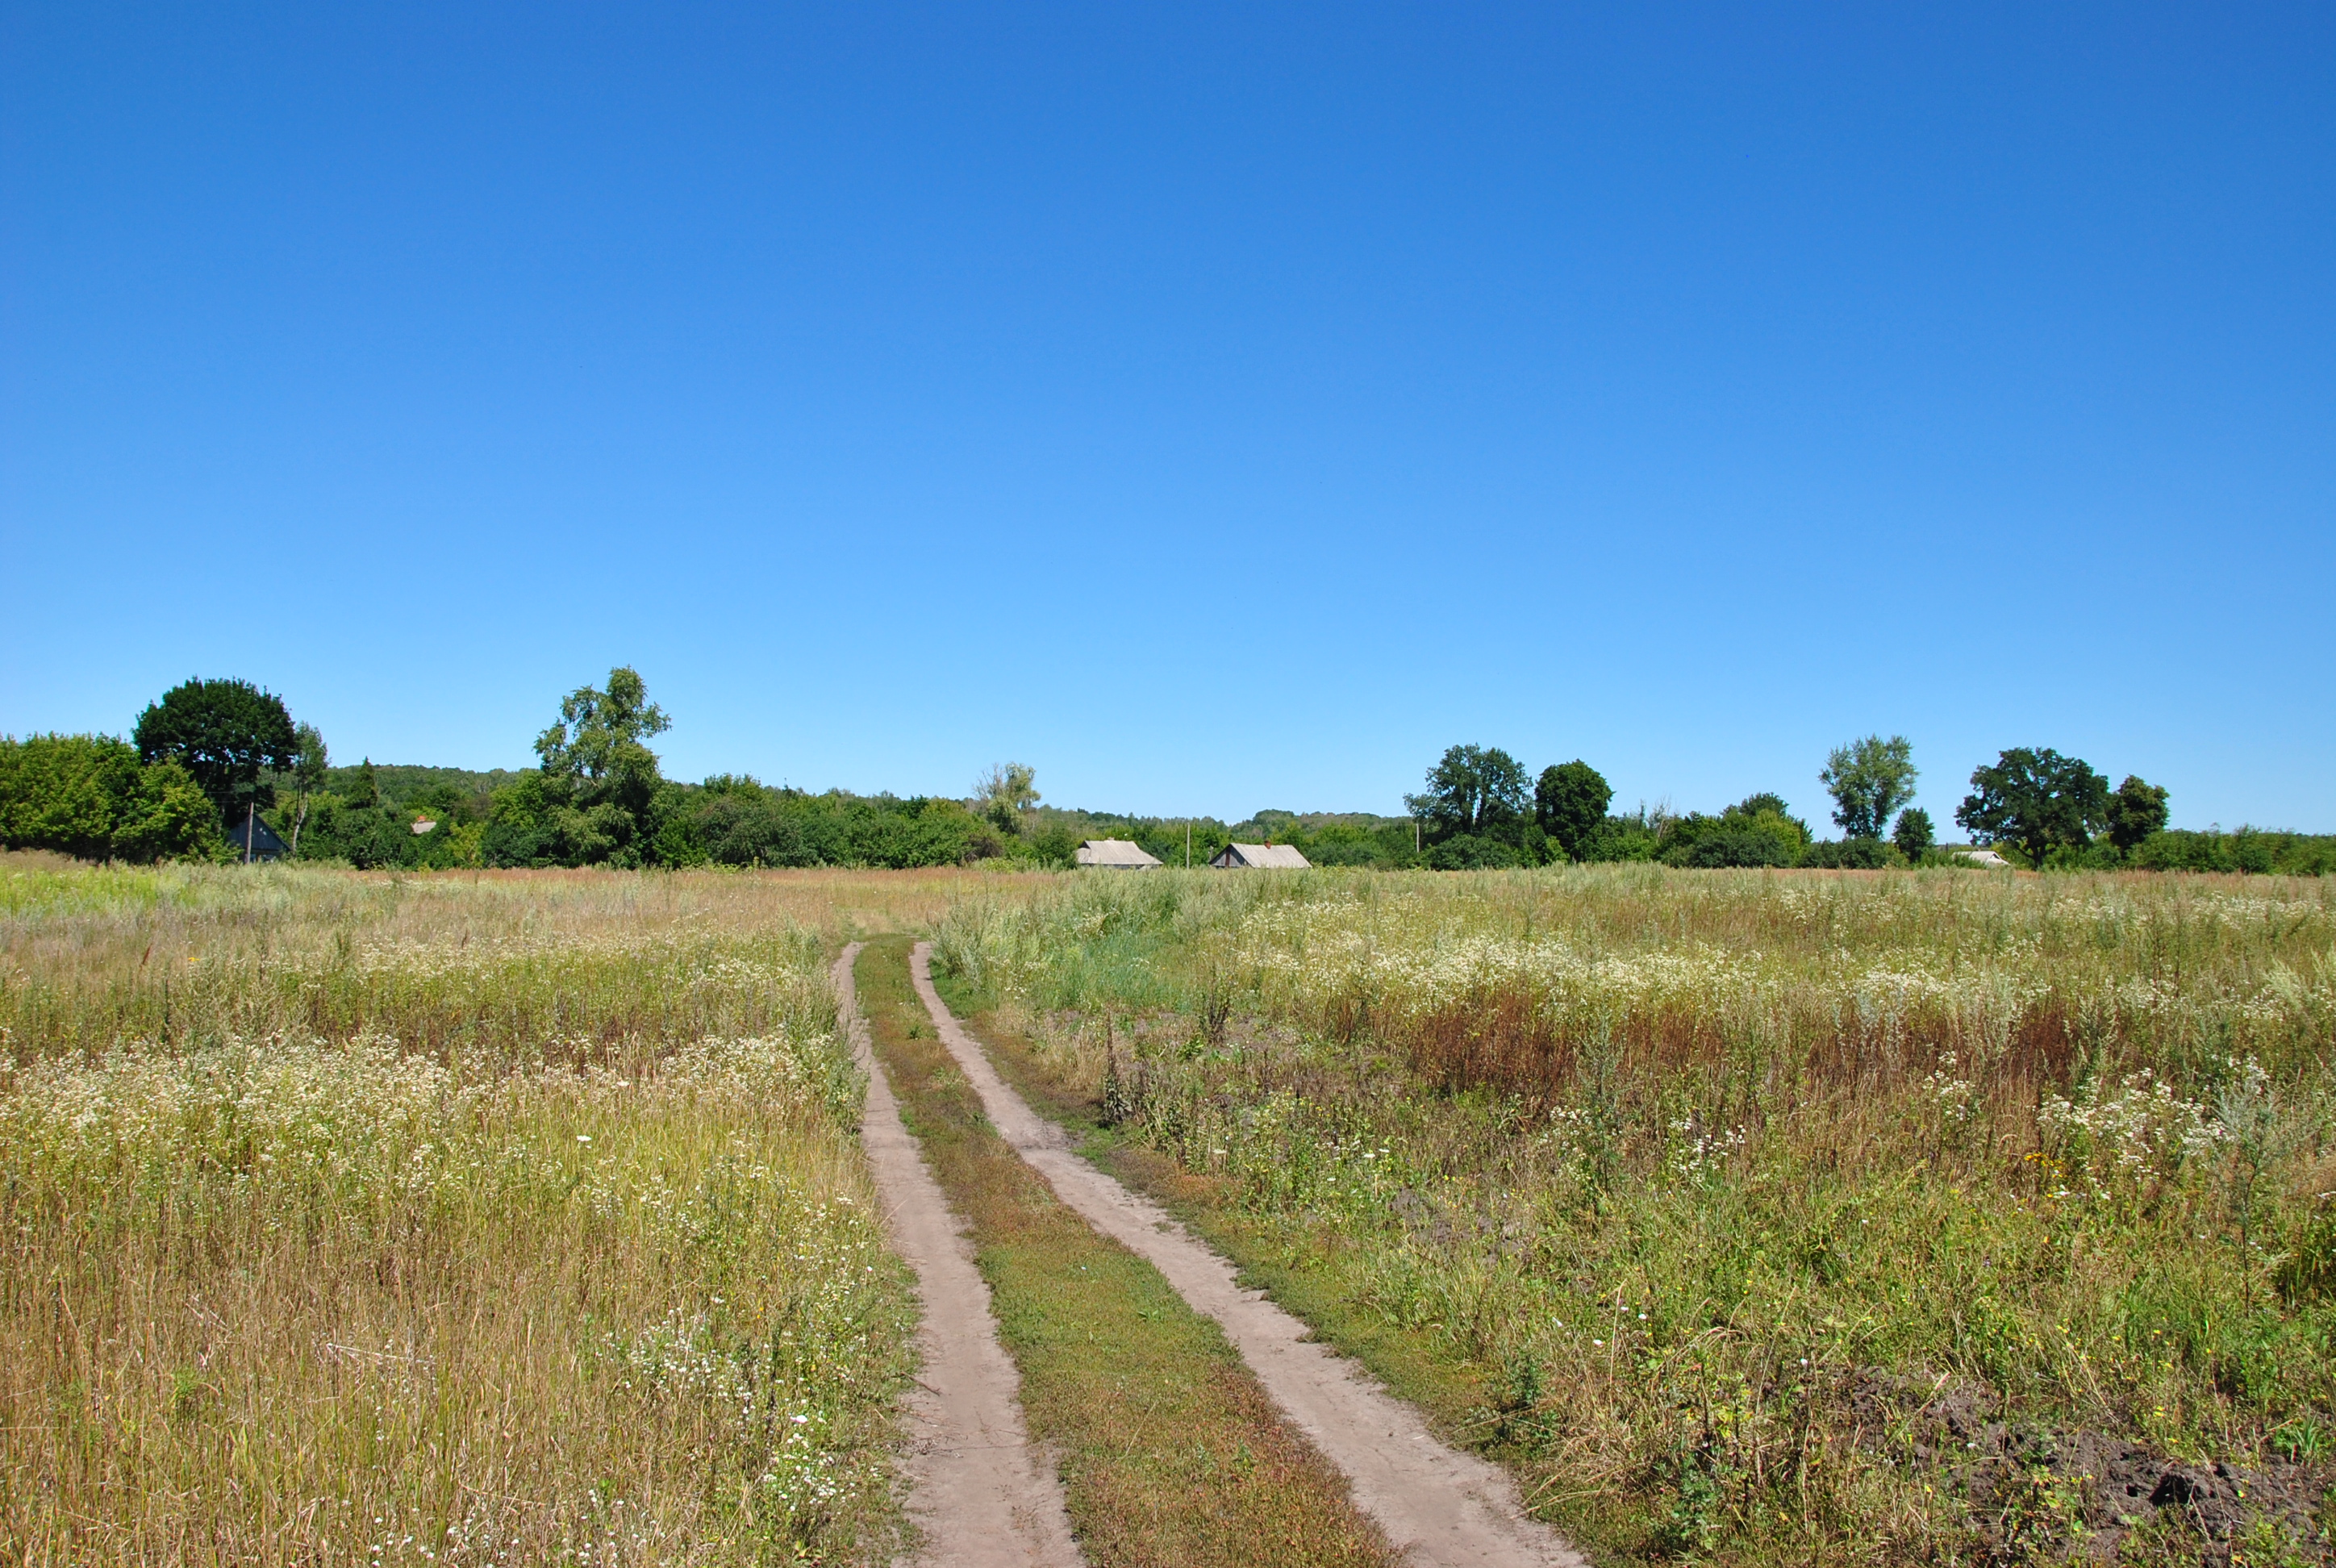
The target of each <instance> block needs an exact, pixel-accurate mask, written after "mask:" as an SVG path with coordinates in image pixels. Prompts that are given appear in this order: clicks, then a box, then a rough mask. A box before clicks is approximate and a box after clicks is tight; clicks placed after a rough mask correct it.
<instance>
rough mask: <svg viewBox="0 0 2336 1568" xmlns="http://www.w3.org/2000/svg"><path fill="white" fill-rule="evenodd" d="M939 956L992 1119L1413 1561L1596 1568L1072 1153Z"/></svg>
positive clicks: (1505, 1483)
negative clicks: (972, 1013)
mask: <svg viewBox="0 0 2336 1568" xmlns="http://www.w3.org/2000/svg"><path fill="white" fill-rule="evenodd" d="M931 951H932V950H931V948H930V945H929V944H927V943H924V942H919V943H918V944H917V945H916V949H915V950H914V952H913V954H912V955H911V957H910V972H911V974H912V975H913V976H914V978H915V980H916V986H917V994H918V996H919V997H920V998H923V1000H924V1004H925V1008H926V1010H927V1011H928V1012H929V1013H930V1014H931V1015H932V1020H933V1027H934V1028H935V1029H936V1030H937V1031H938V1032H939V1036H940V1038H941V1041H942V1043H943V1044H944V1045H946V1046H947V1047H949V1055H950V1056H951V1057H952V1058H954V1059H955V1061H956V1062H957V1064H958V1066H959V1067H960V1068H961V1069H963V1071H964V1073H965V1076H967V1078H968V1079H969V1080H970V1081H971V1082H972V1084H973V1086H974V1088H975V1090H976V1092H977V1093H978V1094H979V1095H980V1096H981V1104H982V1108H983V1109H984V1110H985V1111H986V1112H987V1113H988V1116H989V1120H990V1123H991V1125H994V1126H995V1127H996V1128H997V1129H998V1135H999V1136H1001V1137H1003V1138H1004V1139H1005V1140H1006V1141H1007V1143H1008V1144H1012V1145H1013V1147H1014V1148H1015V1150H1016V1152H1017V1153H1018V1154H1021V1156H1022V1157H1023V1159H1025V1160H1026V1161H1027V1162H1028V1163H1029V1164H1030V1165H1031V1167H1032V1168H1033V1169H1035V1170H1037V1172H1038V1174H1040V1175H1042V1176H1044V1177H1045V1178H1046V1181H1047V1183H1048V1184H1049V1185H1051V1186H1052V1187H1053V1188H1054V1189H1055V1194H1056V1196H1057V1197H1059V1198H1060V1199H1062V1201H1063V1202H1064V1203H1067V1204H1068V1205H1070V1207H1071V1208H1073V1209H1074V1210H1076V1211H1077V1213H1079V1214H1080V1215H1081V1216H1082V1217H1083V1218H1084V1219H1085V1220H1086V1222H1088V1223H1089V1224H1091V1225H1093V1226H1095V1229H1096V1230H1098V1231H1101V1232H1103V1233H1104V1234H1105V1235H1107V1236H1110V1237H1111V1238H1113V1239H1114V1241H1117V1242H1120V1243H1121V1244H1122V1245H1124V1246H1125V1247H1127V1248H1128V1249H1130V1250H1131V1251H1134V1252H1136V1253H1137V1254H1139V1255H1140V1256H1142V1257H1144V1259H1146V1260H1148V1261H1150V1262H1151V1263H1152V1265H1153V1267H1154V1268H1156V1269H1158V1270H1159V1271H1161V1273H1163V1275H1165V1276H1166V1277H1167V1279H1168V1281H1169V1283H1170V1284H1172V1285H1173V1286H1174V1287H1175V1288H1176V1290H1177V1291H1178V1292H1179V1293H1180V1294H1182V1295H1183V1298H1184V1300H1186V1301H1188V1302H1190V1303H1191V1304H1192V1308H1193V1310H1196V1311H1199V1312H1202V1313H1205V1314H1206V1315H1208V1316H1209V1317H1212V1318H1214V1319H1215V1320H1217V1321H1218V1322H1219V1323H1220V1324H1222V1326H1223V1328H1224V1330H1225V1334H1226V1337H1227V1338H1228V1339H1231V1341H1232V1343H1233V1345H1234V1347H1235V1348H1236V1349H1239V1350H1240V1351H1241V1356H1242V1358H1243V1359H1245V1360H1247V1361H1248V1363H1249V1365H1250V1367H1251V1369H1252V1370H1253V1371H1255V1372H1256V1374H1257V1378H1258V1381H1259V1382H1260V1383H1261V1384H1263V1385H1264V1387H1265V1389H1266V1392H1267V1393H1268V1394H1269V1395H1270V1396H1271V1397H1272V1398H1273V1400H1274V1401H1275V1403H1277V1404H1278V1405H1280V1407H1281V1409H1282V1411H1283V1413H1284V1414H1286V1415H1287V1416H1288V1417H1290V1421H1291V1423H1292V1424H1293V1425H1295V1426H1296V1427H1299V1430H1301V1431H1303V1432H1304V1433H1305V1434H1306V1436H1307V1437H1308V1438H1309V1439H1310V1440H1311V1441H1312V1442H1313V1444H1314V1446H1316V1447H1317V1448H1318V1449H1319V1450H1320V1451H1321V1453H1322V1455H1323V1456H1324V1457H1326V1458H1328V1459H1329V1461H1330V1463H1331V1464H1333V1465H1335V1466H1338V1469H1339V1470H1340V1472H1342V1473H1343V1474H1344V1475H1346V1477H1347V1479H1348V1483H1349V1484H1350V1485H1352V1486H1353V1488H1354V1498H1355V1503H1356V1505H1357V1506H1358V1507H1359V1508H1361V1509H1362V1510H1363V1512H1364V1513H1366V1514H1368V1515H1369V1516H1370V1517H1371V1518H1372V1520H1374V1521H1375V1522H1376V1523H1377V1524H1378V1526H1379V1528H1380V1529H1381V1530H1383V1531H1385V1532H1386V1534H1387V1539H1388V1540H1389V1541H1390V1542H1391V1543H1392V1544H1394V1545H1395V1546H1396V1548H1397V1550H1398V1551H1399V1552H1401V1553H1404V1554H1405V1555H1406V1557H1407V1558H1408V1559H1409V1560H1411V1561H1413V1562H1415V1563H1423V1564H1426V1563H1436V1564H1442V1565H1444V1568H1522V1565H1525V1564H1533V1565H1537V1568H1588V1560H1587V1559H1586V1558H1584V1557H1582V1555H1581V1554H1580V1553H1577V1552H1575V1551H1573V1549H1572V1548H1571V1547H1569V1546H1568V1545H1566V1544H1565V1543H1564V1542H1562V1541H1561V1540H1560V1539H1558V1537H1557V1536H1556V1535H1555V1534H1552V1532H1551V1531H1550V1530H1549V1528H1548V1527H1547V1526H1545V1525H1543V1524H1539V1523H1537V1522H1535V1521H1533V1520H1532V1519H1529V1518H1527V1517H1525V1515H1524V1512H1523V1509H1522V1508H1521V1507H1520V1506H1519V1505H1518V1502H1517V1495H1516V1488H1515V1486H1514V1484H1512V1483H1511V1481H1510V1479H1509V1477H1508V1475H1506V1474H1505V1473H1504V1472H1503V1471H1501V1470H1500V1469H1499V1468H1497V1467H1496V1466H1493V1465H1491V1464H1488V1463H1486V1462H1485V1461H1484V1460H1482V1459H1479V1458H1476V1457H1475V1456H1472V1455H1467V1454H1462V1453H1460V1452H1458V1451H1456V1450H1455V1449H1453V1448H1450V1447H1447V1446H1445V1445H1444V1444H1443V1443H1442V1442H1440V1441H1438V1440H1437V1439H1436V1436H1435V1435H1434V1434H1433V1433H1431V1432H1429V1431H1428V1429H1427V1426H1426V1422H1424V1421H1423V1420H1422V1419H1421V1418H1420V1415H1419V1412H1418V1411H1417V1410H1416V1409H1414V1408H1413V1407H1411V1406H1409V1405H1406V1404H1405V1403H1404V1402H1403V1401H1401V1400H1399V1399H1397V1398H1394V1397H1393V1396H1391V1395H1389V1394H1388V1393H1387V1391H1386V1390H1384V1389H1382V1388H1379V1387H1378V1386H1377V1384H1375V1383H1373V1382H1372V1381H1371V1380H1370V1379H1369V1378H1367V1377H1366V1376H1364V1375H1363V1374H1362V1373H1361V1372H1360V1371H1359V1370H1358V1368H1355V1366H1354V1365H1353V1363H1351V1362H1348V1361H1344V1360H1341V1359H1338V1358H1337V1357H1335V1356H1333V1355H1332V1354H1331V1353H1330V1352H1329V1350H1328V1349H1326V1348H1324V1347H1323V1346H1321V1345H1319V1344H1312V1343H1309V1342H1308V1339H1307V1336H1308V1329H1307V1328H1306V1325H1305V1324H1303V1323H1301V1322H1299V1320H1297V1319H1296V1318H1293V1317H1291V1316H1290V1314H1289V1313H1287V1312H1285V1311H1283V1310H1281V1309H1280V1308H1279V1307H1277V1306H1275V1305H1274V1304H1273V1303H1272V1302H1270V1301H1269V1300H1266V1299H1265V1298H1264V1297H1263V1295H1261V1294H1260V1293H1259V1292H1256V1291H1252V1290H1242V1289H1241V1287H1240V1286H1239V1285H1237V1284H1235V1283H1234V1278H1233V1267H1232V1265H1231V1263H1230V1262H1228V1261H1225V1259H1223V1258H1222V1257H1221V1256H1219V1255H1218V1254H1217V1253H1216V1252H1214V1251H1211V1250H1210V1249H1209V1248H1208V1247H1207V1246H1205V1245H1203V1244H1202V1242H1200V1241H1198V1240H1197V1239H1195V1238H1194V1237H1193V1236H1192V1234H1191V1232H1187V1231H1186V1230H1185V1229H1184V1227H1183V1225H1181V1224H1178V1223H1177V1222H1175V1221H1174V1220H1173V1219H1171V1218H1170V1217H1169V1216H1168V1215H1167V1213H1165V1212H1164V1211H1163V1210H1162V1209H1160V1208H1159V1207H1158V1206H1157V1205H1155V1204H1153V1203H1151V1202H1149V1201H1148V1200H1146V1199H1144V1198H1141V1197H1138V1196H1137V1195H1136V1194H1134V1193H1131V1192H1129V1191H1128V1190H1127V1189H1126V1188H1125V1187H1124V1186H1122V1185H1121V1184H1120V1183H1117V1182H1115V1181H1114V1180H1113V1179H1112V1178H1111V1177H1109V1176H1107V1175H1105V1174H1104V1173H1102V1172H1101V1171H1098V1170H1096V1169H1095V1167H1094V1166H1093V1165H1090V1164H1087V1163H1086V1162H1085V1161H1084V1160H1082V1159H1080V1158H1079V1157H1078V1156H1077V1155H1076V1154H1072V1153H1071V1150H1070V1139H1069V1136H1068V1135H1067V1134H1066V1133H1065V1132H1064V1131H1063V1129H1062V1128H1060V1127H1058V1126H1056V1125H1055V1124H1054V1123H1052V1122H1049V1121H1047V1120H1046V1119H1045V1118H1044V1117H1042V1116H1040V1115H1037V1113H1036V1112H1034V1111H1032V1110H1031V1109H1030V1107H1029V1106H1028V1105H1026V1104H1025V1103H1024V1102H1023V1100H1022V1097H1021V1096H1019V1095H1017V1094H1016V1093H1015V1092H1014V1091H1013V1090H1012V1089H1010V1088H1008V1087H1007V1086H1006V1084H1005V1082H1004V1080H1002V1079H1001V1078H999V1077H998V1074H997V1071H996V1070H995V1069H994V1068H992V1067H991V1066H990V1065H989V1058H988V1057H987V1056H986V1055H984V1054H983V1052H982V1050H981V1047H979V1046H978V1044H977V1043H976V1042H975V1041H974V1039H973V1037H971V1036H970V1035H968V1034H967V1033H966V1031H965V1030H964V1028H963V1027H960V1026H959V1023H958V1021H957V1019H956V1018H955V1017H953V1016H952V1015H951V1014H950V1012H949V1008H947V1007H945V1006H943V1005H942V1002H941V999H940V997H939V994H938V993H937V992H935V991H934V989H933V983H932V969H931Z"/></svg>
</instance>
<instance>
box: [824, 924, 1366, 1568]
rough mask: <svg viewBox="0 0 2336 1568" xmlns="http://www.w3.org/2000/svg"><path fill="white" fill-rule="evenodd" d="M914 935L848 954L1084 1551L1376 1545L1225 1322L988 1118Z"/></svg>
mask: <svg viewBox="0 0 2336 1568" xmlns="http://www.w3.org/2000/svg"><path fill="white" fill-rule="evenodd" d="M907 955H908V941H907V940H906V939H905V938H888V939H881V940H877V941H874V942H872V943H871V944H870V946H869V947H868V948H867V950H865V951H863V952H862V953H861V958H860V960H859V985H860V995H861V1005H862V1007H863V1008H865V1009H866V1011H867V1014H868V1018H869V1022H870V1026H871V1033H872V1035H873V1037H874V1040H875V1045H876V1049H877V1052H878V1054H879V1056H880V1057H881V1060H882V1061H883V1063H884V1065H885V1067H886V1070H887V1073H888V1075H889V1076H890V1077H891V1082H892V1085H893V1087H894V1089H895V1091H896V1093H897V1094H898V1095H899V1096H900V1103H901V1108H902V1113H903V1115H904V1117H905V1118H906V1119H907V1121H908V1123H909V1125H910V1131H911V1132H913V1133H914V1134H915V1135H916V1136H917V1138H918V1139H919V1141H920V1144H922V1146H923V1152H924V1157H925V1159H926V1161H927V1163H928V1164H930V1167H931V1168H932V1170H933V1173H934V1174H935V1176H936V1177H937V1178H938V1179H939V1183H940V1184H941V1186H942V1189H943V1190H944V1191H945V1192H946V1193H948V1194H949V1200H950V1203H952V1205H954V1206H955V1207H956V1208H957V1210H958V1212H959V1213H961V1214H962V1215H964V1216H965V1217H966V1219H967V1220H968V1222H969V1223H970V1225H971V1227H972V1232H973V1238H974V1242H975V1246H976V1250H977V1261H978V1264H979V1266H980V1268H981V1271H982V1274H983V1276H984V1278H985V1279H987V1280H988V1283H989V1287H990V1290H991V1291H992V1293H993V1294H992V1299H993V1303H994V1310H995V1311H996V1313H997V1315H998V1324H999V1329H1000V1336H1001V1338H1002V1339H1003V1340H1004V1342H1005V1345H1006V1348H1007V1351H1008V1353H1009V1354H1010V1355H1011V1356H1012V1357H1013V1358H1014V1360H1015V1363H1016V1365H1017V1367H1018V1368H1020V1370H1021V1375H1022V1399H1023V1406H1024V1411H1025V1415H1026V1418H1027V1422H1028V1426H1029V1431H1030V1436H1031V1437H1032V1439H1033V1441H1035V1442H1037V1443H1040V1444H1044V1445H1047V1446H1051V1447H1053V1448H1054V1449H1055V1450H1056V1452H1057V1453H1058V1454H1059V1455H1060V1464H1061V1472H1062V1475H1063V1480H1064V1485H1065V1491H1066V1500H1067V1503H1068V1505H1069V1508H1070V1514H1071V1521H1072V1524H1073V1527H1074V1529H1075V1530H1076V1533H1077V1535H1078V1539H1079V1543H1080V1545H1081V1547H1082V1549H1083V1550H1084V1551H1085V1553H1086V1555H1087V1558H1088V1560H1089V1561H1090V1562H1092V1563H1097V1564H1101V1565H1112V1568H1116V1565H1119V1564H1130V1565H1134V1564H1159V1565H1161V1568H1171V1565H1178V1568H1207V1565H1225V1568H1231V1565H1232V1564H1240V1563H1257V1564H1265V1563H1275V1564H1301V1563H1303V1564H1348V1563H1352V1564H1364V1563H1384V1562H1386V1561H1387V1558H1386V1556H1385V1553H1384V1551H1383V1549H1382V1548H1381V1547H1380V1545H1379V1544H1377V1538H1376V1533H1375V1532H1374V1531H1373V1530H1372V1528H1371V1527H1370V1526H1369V1524H1368V1522H1367V1521H1365V1520H1363V1519H1362V1518H1361V1517H1360V1516H1359V1515H1358V1514H1356V1513H1355V1511H1354V1509H1353V1508H1352V1506H1351V1505H1350V1504H1349V1503H1348V1501H1347V1498H1346V1495H1345V1494H1346V1488H1345V1485H1344V1484H1343V1482H1342V1481H1341V1480H1340V1478H1339V1477H1338V1475H1336V1474H1335V1473H1334V1472H1332V1471H1331V1470H1330V1469H1329V1467H1328V1466H1326V1465H1325V1464H1324V1463H1323V1461H1322V1460H1321V1459H1320V1458H1319V1456H1317V1455H1316V1454H1315V1453H1314V1452H1313V1451H1312V1449H1311V1448H1310V1447H1309V1446H1307V1445H1306V1444H1305V1443H1304V1441H1303V1440H1302V1439H1300V1438H1299V1437H1297V1436H1296V1435H1295V1434H1294V1433H1292V1432H1291V1431H1290V1429H1289V1428H1288V1427H1286V1426H1285V1425H1284V1424H1283V1423H1282V1422H1281V1420H1280V1418H1279V1417H1278V1416H1277V1414H1276V1413H1275V1411H1274V1410H1273V1409H1272V1407H1271V1406H1270V1402H1269V1401H1268V1400H1267V1399H1266V1398H1265V1396H1264V1394H1263V1393H1262V1391H1261V1390H1260V1388H1258V1386H1257V1384H1256V1381H1255V1379H1254V1378H1251V1376H1250V1374H1249V1372H1248V1370H1247V1369H1246V1368H1244V1367H1243V1366H1242V1365H1241V1360H1240V1358H1239V1357H1238V1355H1237V1354H1236V1353H1235V1352H1234V1351H1233V1350H1232V1349H1231V1347H1230V1346H1229V1345H1228V1344H1227V1343H1226V1342H1225V1339H1224V1337H1223V1335H1222V1332H1221V1331H1220V1330H1219V1329H1218V1328H1217V1326H1216V1325H1215V1324H1214V1323H1212V1322H1211V1321H1209V1320H1207V1319H1204V1318H1202V1317H1200V1316H1199V1315H1197V1314H1196V1313H1194V1312H1193V1311H1192V1310H1191V1309H1190V1308H1188V1307H1187V1306H1185V1305H1184V1303H1183V1300H1182V1299H1181V1298H1179V1297H1178V1296H1177V1294H1176V1293H1175V1291H1174V1290H1173V1289H1172V1288H1171V1287H1170V1286H1169V1284H1168V1283H1167V1281H1165V1280H1163V1278H1161V1276H1160V1274H1159V1272H1158V1271H1156V1270H1154V1269H1153V1267H1152V1266H1151V1265H1150V1264H1149V1263H1147V1262H1145V1261H1143V1260H1142V1259H1140V1258H1138V1257H1136V1256H1135V1255H1134V1254H1133V1253H1131V1252H1129V1251H1126V1250H1125V1249H1124V1248H1123V1247H1121V1246H1119V1245H1118V1244H1117V1243H1116V1242H1111V1241H1109V1240H1106V1239H1105V1238H1104V1237H1102V1236H1099V1235H1097V1234H1096V1233H1095V1232H1094V1231H1092V1230H1091V1229H1089V1228H1088V1226H1087V1225H1086V1223H1085V1222H1084V1221H1082V1220H1081V1219H1080V1218H1079V1217H1078V1216H1077V1215H1076V1214H1075V1213H1072V1212H1071V1211H1070V1210H1069V1209H1067V1208H1066V1207H1064V1206H1063V1205H1062V1204H1061V1203H1059V1202H1057V1201H1056V1198H1055V1196H1054V1194H1053V1193H1051V1192H1050V1191H1049V1190H1048V1189H1047V1187H1046V1183H1044V1182H1043V1181H1041V1180H1040V1179H1039V1178H1038V1177H1037V1175H1036V1174H1034V1173H1033V1172H1032V1171H1031V1170H1030V1169H1029V1167H1028V1166H1027V1165H1026V1164H1023V1162H1022V1161H1021V1159H1020V1158H1019V1157H1018V1156H1017V1155H1016V1154H1015V1153H1014V1152H1013V1151H1012V1150H1011V1149H1010V1148H1008V1147H1007V1145H1006V1144H1004V1143H1003V1142H1002V1141H1001V1140H1000V1139H999V1138H998V1136H997V1135H996V1134H995V1133H994V1132H993V1131H992V1130H991V1129H990V1127H989V1125H988V1123H987V1121H986V1120H985V1119H984V1117H983V1116H982V1115H981V1112H980V1107H979V1102H978V1099H977V1097H976V1096H975V1095H974V1092H973V1089H972V1086H970V1085H969V1084H968V1083H967V1082H966V1080H965V1078H964V1076H963V1074H962V1073H960V1072H959V1070H958V1068H957V1067H956V1066H955V1065H954V1064H953V1063H952V1062H951V1061H950V1059H949V1055H948V1052H947V1050H946V1048H945V1047H942V1045H941V1044H940V1042H939V1039H938V1038H936V1037H935V1036H934V1033H933V1030H932V1027H931V1026H930V1022H928V1021H927V1019H926V1016H925V1013H924V1009H923V1007H922V1006H921V1004H920V1002H919V1001H918V999H917V998H916V996H915V993H914V991H913V989H911V987H910V981H909V974H908V963H907Z"/></svg>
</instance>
